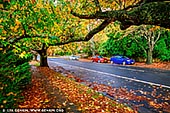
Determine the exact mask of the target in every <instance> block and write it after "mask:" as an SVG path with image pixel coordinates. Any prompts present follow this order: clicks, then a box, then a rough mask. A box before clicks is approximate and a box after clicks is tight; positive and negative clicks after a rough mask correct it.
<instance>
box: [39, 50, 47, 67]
mask: <svg viewBox="0 0 170 113" xmlns="http://www.w3.org/2000/svg"><path fill="white" fill-rule="evenodd" d="M40 66H41V67H48V62H47V50H46V49H44V50H41V52H40Z"/></svg>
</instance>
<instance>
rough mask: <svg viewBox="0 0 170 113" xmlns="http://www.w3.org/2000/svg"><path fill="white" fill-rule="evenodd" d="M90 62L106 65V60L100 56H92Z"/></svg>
mask: <svg viewBox="0 0 170 113" xmlns="http://www.w3.org/2000/svg"><path fill="white" fill-rule="evenodd" d="M92 62H98V63H106V62H108V60H107V59H106V58H104V57H102V56H94V57H92Z"/></svg>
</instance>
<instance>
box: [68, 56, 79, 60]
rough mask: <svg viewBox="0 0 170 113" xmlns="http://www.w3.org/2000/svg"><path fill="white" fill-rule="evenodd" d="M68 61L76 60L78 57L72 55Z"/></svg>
mask: <svg viewBox="0 0 170 113" xmlns="http://www.w3.org/2000/svg"><path fill="white" fill-rule="evenodd" d="M69 59H70V60H78V59H79V57H78V56H75V55H72V56H70V57H69Z"/></svg>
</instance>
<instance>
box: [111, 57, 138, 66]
mask: <svg viewBox="0 0 170 113" xmlns="http://www.w3.org/2000/svg"><path fill="white" fill-rule="evenodd" d="M110 62H111V63H112V64H113V63H115V64H123V65H125V64H126V65H128V64H129V65H130V64H134V63H135V60H133V59H130V58H128V57H126V56H121V55H116V56H112V57H111V58H110Z"/></svg>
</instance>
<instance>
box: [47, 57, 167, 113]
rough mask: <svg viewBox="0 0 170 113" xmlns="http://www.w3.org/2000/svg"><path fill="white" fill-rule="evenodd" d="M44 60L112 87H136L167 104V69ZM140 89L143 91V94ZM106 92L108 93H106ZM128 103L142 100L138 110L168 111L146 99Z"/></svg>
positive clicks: (145, 112)
mask: <svg viewBox="0 0 170 113" xmlns="http://www.w3.org/2000/svg"><path fill="white" fill-rule="evenodd" d="M48 61H49V64H50V65H52V66H62V67H64V68H65V69H66V70H70V71H71V72H73V73H74V74H75V75H76V76H78V77H79V78H81V79H83V80H86V81H89V82H95V83H98V84H105V85H109V86H111V87H113V88H126V89H128V90H129V91H131V90H133V91H139V92H140V93H139V92H138V93H137V94H136V95H140V96H141V95H143V96H146V97H147V98H151V99H153V100H154V101H156V103H166V104H169V105H170V71H163V70H158V69H147V68H139V67H130V66H121V65H112V64H100V63H92V62H80V61H75V60H66V59H62V58H49V59H48ZM143 92H147V94H146V93H143ZM148 92H149V93H148ZM103 93H104V92H103ZM153 93H156V94H155V95H156V96H157V97H156V96H154V97H153V96H152V95H153ZM160 95H161V96H160ZM106 96H108V95H107V94H106ZM158 96H159V98H158ZM109 97H110V96H109ZM110 98H112V97H110ZM120 100H121V99H120ZM121 101H122V102H127V101H123V100H121ZM128 103H131V104H136V105H141V104H143V106H141V107H139V112H141V113H158V112H159V111H163V112H164V113H168V112H169V111H168V112H167V110H165V111H164V110H163V109H162V108H161V109H160V108H159V109H156V108H153V107H150V106H149V103H147V102H145V101H142V102H136V101H132V100H130V101H128Z"/></svg>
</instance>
